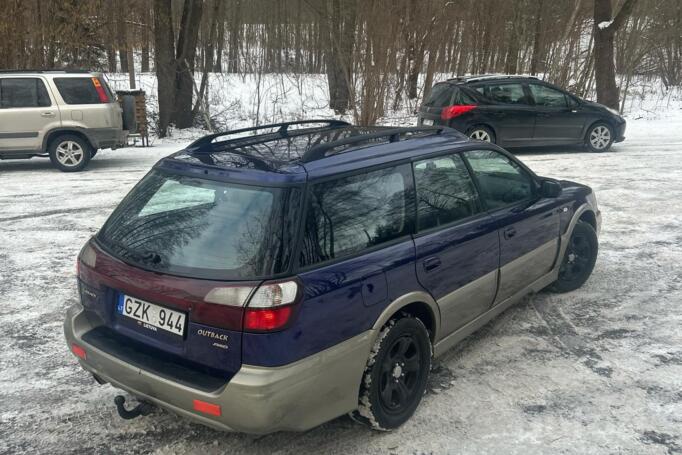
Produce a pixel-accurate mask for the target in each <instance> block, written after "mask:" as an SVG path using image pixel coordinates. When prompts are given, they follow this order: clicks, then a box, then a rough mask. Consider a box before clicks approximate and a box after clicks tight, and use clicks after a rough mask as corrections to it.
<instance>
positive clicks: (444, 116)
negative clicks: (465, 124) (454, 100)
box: [440, 104, 478, 120]
mask: <svg viewBox="0 0 682 455" xmlns="http://www.w3.org/2000/svg"><path fill="white" fill-rule="evenodd" d="M477 107H478V106H477V105H476V104H461V105H456V106H445V107H444V108H443V110H442V111H440V119H441V120H450V119H451V118H455V117H459V116H460V115H462V114H465V113H467V112H469V111H472V110H474V109H476V108H477Z"/></svg>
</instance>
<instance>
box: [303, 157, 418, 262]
mask: <svg viewBox="0 0 682 455" xmlns="http://www.w3.org/2000/svg"><path fill="white" fill-rule="evenodd" d="M410 174H411V170H410V166H409V165H405V166H399V167H393V168H389V169H382V170H379V171H374V172H369V173H364V174H359V175H354V176H351V177H343V178H340V179H336V180H333V181H329V182H325V183H318V184H316V185H314V186H313V188H312V190H311V194H310V197H309V203H308V211H307V216H306V224H305V235H304V239H303V245H302V247H301V257H300V264H301V265H310V264H315V263H317V262H321V261H325V260H328V259H335V258H339V257H343V256H348V255H352V254H354V253H357V252H360V251H362V250H363V249H365V248H369V247H372V246H375V245H380V244H382V243H385V242H389V241H391V240H394V239H397V238H399V237H402V236H403V235H406V234H408V233H410V232H411V230H412V216H411V214H412V212H413V209H412V208H410V200H411V199H410V198H411V197H410V194H411V191H408V190H407V187H408V185H409V183H406V182H410Z"/></svg>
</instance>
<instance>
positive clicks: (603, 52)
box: [594, 0, 636, 109]
mask: <svg viewBox="0 0 682 455" xmlns="http://www.w3.org/2000/svg"><path fill="white" fill-rule="evenodd" d="M635 2H636V0H625V3H623V6H622V7H621V9H620V11H619V12H618V14H617V15H616V17H615V18H614V19H611V18H612V13H613V12H612V9H611V0H594V72H595V74H594V76H595V81H596V84H597V101H598V102H599V103H601V104H603V105H605V106H608V107H610V108H612V109H618V85H616V68H615V61H614V58H613V39H614V36H615V34H616V32H617V31H618V29H619V28H620V27H621V26H622V25H623V24H624V23H625V21H626V20H627V17H628V16H629V15H630V13H631V12H632V8H633V7H634V6H635Z"/></svg>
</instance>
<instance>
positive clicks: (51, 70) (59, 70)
mask: <svg viewBox="0 0 682 455" xmlns="http://www.w3.org/2000/svg"><path fill="white" fill-rule="evenodd" d="M91 72H93V73H96V72H98V71H90V70H84V69H77V68H75V69H69V68H48V69H23V70H0V74H6V73H7V74H9V73H86V74H88V73H91Z"/></svg>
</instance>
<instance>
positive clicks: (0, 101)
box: [0, 71, 127, 172]
mask: <svg viewBox="0 0 682 455" xmlns="http://www.w3.org/2000/svg"><path fill="white" fill-rule="evenodd" d="M121 114H122V112H121V108H120V107H119V105H118V103H117V102H116V100H115V99H114V96H113V94H112V93H111V90H110V89H109V87H108V86H107V84H106V82H105V80H104V77H103V75H102V74H99V73H89V72H85V71H0V159H17V158H32V157H34V156H43V157H45V156H49V157H50V160H51V161H52V164H53V165H54V166H55V167H57V168H58V169H59V170H61V171H64V172H74V171H80V170H83V169H84V168H85V166H87V164H88V162H89V161H90V159H91V158H92V157H93V156H94V155H95V153H97V150H98V149H103V148H117V147H118V146H121V145H123V144H124V143H125V139H126V133H127V131H124V130H123V120H122V116H121Z"/></svg>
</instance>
